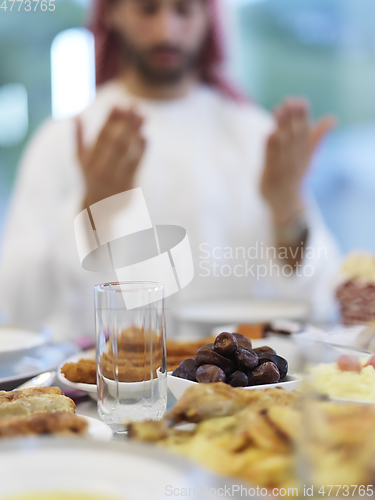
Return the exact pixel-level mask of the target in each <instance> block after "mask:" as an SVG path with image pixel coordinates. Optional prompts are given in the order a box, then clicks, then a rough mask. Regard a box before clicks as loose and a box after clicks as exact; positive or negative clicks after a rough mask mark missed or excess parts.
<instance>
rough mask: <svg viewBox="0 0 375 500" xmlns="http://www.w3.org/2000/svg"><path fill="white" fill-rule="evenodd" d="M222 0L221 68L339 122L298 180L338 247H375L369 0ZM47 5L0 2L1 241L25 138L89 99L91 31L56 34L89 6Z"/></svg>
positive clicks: (256, 94)
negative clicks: (0, 5)
mask: <svg viewBox="0 0 375 500" xmlns="http://www.w3.org/2000/svg"><path fill="white" fill-rule="evenodd" d="M52 1H53V0H52ZM222 1H224V0H222ZM226 2H227V8H228V9H229V11H230V16H227V17H226V19H227V20H228V30H229V35H230V44H231V50H230V54H231V61H230V68H231V71H232V72H233V73H234V74H235V75H236V77H237V78H238V79H239V81H240V82H241V83H242V85H243V86H244V88H245V89H246V90H247V91H248V93H249V94H251V95H252V96H253V98H254V99H255V100H256V101H258V102H259V103H260V104H261V105H263V106H265V107H266V108H267V109H269V110H271V109H272V107H273V106H275V105H276V104H277V103H278V102H279V101H281V100H282V99H283V98H284V97H286V96H290V95H303V96H306V97H307V98H308V99H309V100H310V102H311V106H312V109H313V113H314V116H315V117H318V116H321V115H322V114H324V113H333V114H335V115H336V117H337V119H338V128H337V130H336V131H335V132H334V133H333V134H331V136H330V137H329V138H328V139H327V140H325V142H324V143H323V144H322V145H321V147H320V149H319V151H318V153H317V155H316V157H315V158H314V162H313V166H312V170H311V173H310V175H309V178H308V179H307V181H306V184H307V187H308V188H309V189H311V190H312V191H313V193H314V195H315V197H316V199H317V201H318V204H319V205H320V207H321V210H322V213H323V216H324V218H325V220H326V222H327V224H328V225H329V227H330V228H331V230H332V231H333V233H334V234H335V235H336V237H337V239H338V241H339V243H340V245H341V247H342V249H343V251H344V252H347V251H349V250H351V249H357V248H361V249H365V250H370V251H373V252H375V231H374V230H373V228H374V227H375V225H374V222H373V219H374V216H375V2H374V0H360V1H358V0H282V1H280V0H226ZM8 3H9V2H8ZM54 4H55V10H49V9H47V10H45V11H42V10H41V9H37V10H35V11H33V10H31V11H30V12H26V11H24V10H22V9H21V10H20V11H17V8H18V5H15V6H14V9H12V11H11V12H10V10H9V9H8V10H7V11H4V10H2V9H0V237H1V228H2V225H3V221H4V218H5V214H6V207H7V203H8V200H9V196H10V194H11V191H12V187H13V185H14V180H15V177H16V173H17V167H18V164H19V160H20V157H21V154H22V151H23V149H24V147H25V145H26V143H27V141H28V140H29V139H30V136H31V135H32V134H33V133H34V131H35V130H36V128H37V127H38V126H39V125H40V124H41V123H42V122H43V120H45V119H46V118H47V117H49V116H50V115H51V112H53V115H54V117H55V118H62V117H64V116H69V115H70V114H73V113H74V112H77V111H79V107H80V105H81V106H82V105H85V104H87V103H88V102H89V101H90V99H92V98H93V88H92V81H91V80H92V79H93V68H92V64H91V61H86V63H85V64H82V58H83V59H85V58H88V59H89V58H90V57H91V56H90V54H91V52H92V42H91V41H90V36H89V33H87V32H77V31H76V30H73V31H66V30H69V29H72V28H77V27H80V26H82V25H83V24H84V22H85V19H87V15H88V10H89V8H90V2H89V0H87V1H86V0H54ZM78 45H79V46H80V50H74V49H73V51H72V47H73V48H74V47H78ZM51 47H52V52H51ZM51 53H52V57H51ZM79 58H81V59H79ZM61 72H62V73H63V74H64V75H65V76H64V79H61V78H59V74H60V75H61ZM80 72H81V73H82V72H83V73H84V74H81V73H80ZM85 75H86V76H85ZM90 82H91V83H90ZM77 86H78V87H79V88H78V87H77ZM52 89H53V91H52ZM74 89H76V91H74ZM77 89H78V90H77ZM64 99H65V100H64ZM51 168H53V166H51Z"/></svg>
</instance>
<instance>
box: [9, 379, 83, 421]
mask: <svg viewBox="0 0 375 500" xmlns="http://www.w3.org/2000/svg"><path fill="white" fill-rule="evenodd" d="M55 412H67V413H74V412H75V404H74V402H73V401H72V400H71V399H70V398H67V397H66V396H64V394H63V392H62V391H61V389H59V388H58V387H38V388H33V389H24V390H20V391H9V392H6V391H2V392H0V420H1V419H4V418H10V417H24V416H29V415H32V414H33V413H55Z"/></svg>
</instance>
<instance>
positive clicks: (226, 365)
mask: <svg viewBox="0 0 375 500" xmlns="http://www.w3.org/2000/svg"><path fill="white" fill-rule="evenodd" d="M195 361H196V362H197V366H202V365H215V366H218V367H219V368H221V369H222V370H223V371H224V372H225V374H226V375H229V374H230V373H232V372H233V371H234V369H235V366H234V363H233V361H231V360H230V359H227V358H224V356H221V355H220V354H218V353H217V352H215V351H213V350H212V349H210V348H209V347H207V346H203V347H201V348H200V349H199V350H198V351H197V354H196V355H195ZM197 371H198V370H197Z"/></svg>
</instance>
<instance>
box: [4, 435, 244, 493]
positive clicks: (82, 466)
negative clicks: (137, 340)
mask: <svg viewBox="0 0 375 500" xmlns="http://www.w3.org/2000/svg"><path fill="white" fill-rule="evenodd" d="M0 466H1V471H2V475H3V477H6V478H7V480H6V481H3V483H2V486H1V494H2V497H5V498H6V497H7V496H8V495H12V496H16V495H21V494H26V493H27V494H28V495H31V494H42V493H48V492H55V493H56V492H64V493H66V495H67V498H71V497H72V495H73V494H78V493H81V494H86V495H92V496H93V497H94V498H96V499H97V500H150V499H151V498H152V499H153V500H161V499H164V498H166V497H167V493H168V491H169V490H174V491H175V493H177V492H179V493H180V494H181V493H182V492H183V488H195V489H196V490H197V491H198V487H199V486H200V485H205V487H207V488H209V489H211V488H212V491H214V490H215V491H219V489H220V488H224V487H225V486H227V488H228V487H229V488H231V485H232V484H233V483H232V481H231V480H228V479H225V478H221V477H219V476H216V475H214V474H211V473H209V472H207V471H206V470H205V469H202V468H198V467H196V466H193V465H192V464H191V463H190V462H188V461H186V460H184V459H182V458H179V457H176V456H174V455H171V454H169V453H167V452H165V451H163V450H160V449H154V448H152V447H150V446H145V445H139V444H134V443H127V444H124V443H107V444H105V443H100V444H99V443H94V442H90V441H83V440H73V439H69V440H65V441H63V440H57V439H54V440H50V439H45V438H40V439H38V440H36V439H30V440H18V441H16V442H8V443H1V444H0ZM62 475H63V478H66V480H62ZM20 477H21V478H22V481H20ZM168 487H169V489H167V488H168ZM191 491H192V490H191ZM169 496H170V495H169ZM10 498H12V497H10ZM51 498H53V495H52V494H51ZM210 498H212V499H213V500H218V499H219V498H222V496H219V495H215V494H213V495H212V496H210ZM231 498H241V497H240V496H239V495H237V494H236V493H234V495H233V496H231Z"/></svg>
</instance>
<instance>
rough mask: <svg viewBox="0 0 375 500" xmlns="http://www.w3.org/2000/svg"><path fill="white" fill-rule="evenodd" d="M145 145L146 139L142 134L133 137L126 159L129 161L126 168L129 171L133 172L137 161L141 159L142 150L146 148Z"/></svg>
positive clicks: (137, 163)
mask: <svg viewBox="0 0 375 500" xmlns="http://www.w3.org/2000/svg"><path fill="white" fill-rule="evenodd" d="M146 145H147V141H146V139H145V138H144V137H143V136H142V135H138V136H137V137H136V138H135V140H134V143H133V145H132V147H131V149H130V151H129V156H128V161H129V165H128V168H129V170H130V171H132V172H134V171H135V169H136V168H137V167H138V165H139V162H140V161H141V159H142V157H143V155H144V152H145V150H146Z"/></svg>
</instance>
